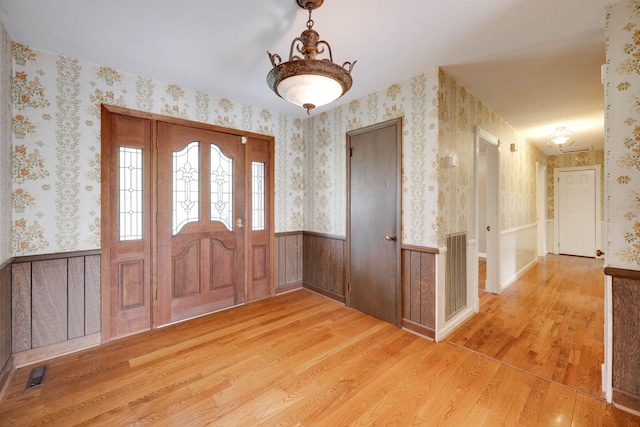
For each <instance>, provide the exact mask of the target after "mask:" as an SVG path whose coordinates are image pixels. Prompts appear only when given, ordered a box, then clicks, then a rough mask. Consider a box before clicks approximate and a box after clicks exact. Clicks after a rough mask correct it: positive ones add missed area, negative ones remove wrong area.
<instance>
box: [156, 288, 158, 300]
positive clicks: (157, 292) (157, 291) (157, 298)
mask: <svg viewBox="0 0 640 427" xmlns="http://www.w3.org/2000/svg"><path fill="white" fill-rule="evenodd" d="M157 299H158V288H156V300H157Z"/></svg>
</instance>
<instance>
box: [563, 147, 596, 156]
mask: <svg viewBox="0 0 640 427" xmlns="http://www.w3.org/2000/svg"><path fill="white" fill-rule="evenodd" d="M559 150H560V151H561V152H562V153H564V154H573V153H585V152H587V151H592V150H593V147H592V146H590V145H587V146H584V145H583V146H582V147H580V146H577V147H575V146H572V147H567V148H559Z"/></svg>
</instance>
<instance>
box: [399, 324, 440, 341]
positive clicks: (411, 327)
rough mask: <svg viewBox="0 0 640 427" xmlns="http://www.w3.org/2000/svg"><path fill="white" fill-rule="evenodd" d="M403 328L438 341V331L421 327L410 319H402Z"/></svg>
mask: <svg viewBox="0 0 640 427" xmlns="http://www.w3.org/2000/svg"><path fill="white" fill-rule="evenodd" d="M402 328H403V329H406V330H408V331H410V332H414V333H416V334H418V335H422V336H424V337H426V338H429V339H430V340H435V339H436V331H435V330H433V329H431V328H429V327H428V326H424V325H421V324H419V323H416V322H413V321H411V320H409V319H402Z"/></svg>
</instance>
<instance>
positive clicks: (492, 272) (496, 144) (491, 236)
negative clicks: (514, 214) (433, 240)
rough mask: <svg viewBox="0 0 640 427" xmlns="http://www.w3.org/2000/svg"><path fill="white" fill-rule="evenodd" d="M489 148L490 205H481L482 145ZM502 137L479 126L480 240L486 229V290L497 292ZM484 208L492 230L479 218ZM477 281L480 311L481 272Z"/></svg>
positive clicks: (478, 225)
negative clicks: (482, 224) (480, 167)
mask: <svg viewBox="0 0 640 427" xmlns="http://www.w3.org/2000/svg"><path fill="white" fill-rule="evenodd" d="M481 144H482V146H483V147H484V148H485V149H486V152H487V155H486V162H487V167H486V169H487V179H486V186H487V188H486V206H480V201H479V200H478V193H479V190H478V185H479V181H480V180H479V179H478V169H479V168H478V162H479V157H480V145H481ZM499 149H500V140H499V139H498V138H496V137H495V136H493V135H491V134H490V133H489V132H487V131H485V130H484V129H482V128H480V127H479V126H476V127H475V157H476V161H475V180H476V200H475V205H476V233H477V235H476V240H477V239H478V235H479V234H480V233H486V242H487V243H486V254H487V264H486V269H487V277H486V281H485V290H486V291H487V292H491V293H494V294H498V293H500V273H499V272H500V252H499V238H498V237H499V235H500V230H499V224H498V212H499V208H500V207H499V203H500V200H499V197H498V193H499V188H498V186H499V180H498V179H499V176H500V150H499ZM480 209H486V222H487V225H488V226H489V227H490V231H488V230H486V228H483V229H480V227H481V225H480V224H479V222H478V216H479V215H478V214H477V212H479V210H480ZM477 258H478V247H477V246H476V249H475V254H474V259H477ZM472 277H473V280H474V281H475V283H474V286H473V298H474V301H475V304H476V311H478V309H479V306H478V304H479V301H478V275H477V274H475V275H473V276H472Z"/></svg>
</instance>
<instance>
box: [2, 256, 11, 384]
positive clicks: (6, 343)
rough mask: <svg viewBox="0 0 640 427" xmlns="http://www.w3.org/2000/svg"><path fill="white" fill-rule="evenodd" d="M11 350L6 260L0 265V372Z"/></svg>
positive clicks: (9, 285) (8, 274) (7, 265)
mask: <svg viewBox="0 0 640 427" xmlns="http://www.w3.org/2000/svg"><path fill="white" fill-rule="evenodd" d="M11 352H12V351H11V263H10V262H8V263H7V264H5V265H3V266H1V267H0V372H1V371H2V370H3V368H4V366H5V365H6V364H7V361H8V360H9V358H10V357H11ZM0 389H2V382H1V381H0Z"/></svg>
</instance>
